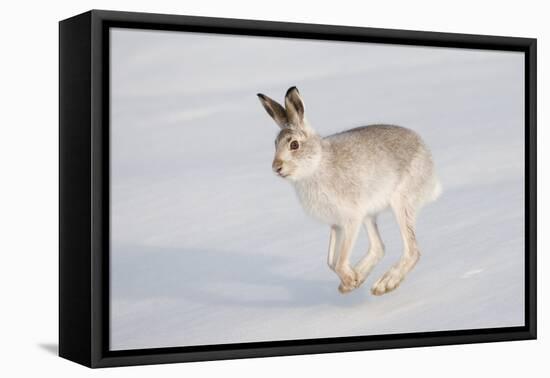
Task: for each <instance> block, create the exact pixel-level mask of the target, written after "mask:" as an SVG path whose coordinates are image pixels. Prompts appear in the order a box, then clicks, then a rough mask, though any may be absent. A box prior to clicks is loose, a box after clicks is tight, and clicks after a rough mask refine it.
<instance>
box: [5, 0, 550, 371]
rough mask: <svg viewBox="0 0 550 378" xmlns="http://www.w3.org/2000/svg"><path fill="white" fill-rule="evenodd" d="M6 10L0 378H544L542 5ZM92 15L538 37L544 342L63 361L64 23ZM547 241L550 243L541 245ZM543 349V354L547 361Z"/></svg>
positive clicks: (112, 5) (39, 6)
mask: <svg viewBox="0 0 550 378" xmlns="http://www.w3.org/2000/svg"><path fill="white" fill-rule="evenodd" d="M6 4H9V5H8V6H7V7H4V8H3V9H2V14H3V17H2V23H1V24H0V25H1V28H2V30H1V33H0V38H1V44H0V46H2V50H1V51H2V58H1V64H2V70H0V72H1V74H0V75H1V76H0V79H1V80H0V83H1V86H2V91H1V93H2V107H1V112H0V116H1V117H2V121H1V123H0V125H1V126H0V127H1V130H2V134H1V135H0V158H1V159H0V161H1V172H2V183H1V186H0V188H1V189H0V190H1V193H0V214H1V216H0V219H1V222H2V224H1V226H2V232H1V234H0V235H1V248H0V251H1V253H2V255H1V256H2V257H3V260H2V263H1V264H0V280H1V286H0V287H1V289H0V290H1V294H2V312H1V321H0V335H1V336H2V340H1V342H0V356H1V361H2V364H1V365H0V371H1V372H2V375H3V376H8V377H18V376H32V375H34V376H37V375H39V374H42V375H47V376H54V375H55V376H71V377H80V376H89V375H95V376H98V375H105V376H133V377H135V376H151V375H156V376H174V377H175V376H178V377H180V376H240V377H246V376H258V375H261V376H280V375H289V374H301V375H308V376H313V375H320V376H335V375H338V376H342V374H350V375H354V376H376V375H389V376H396V375H398V374H411V375H413V376H415V375H422V376H423V377H436V376H437V377H439V376H446V377H464V376H468V375H474V376H478V375H482V374H483V375H489V376H497V375H500V376H502V375H504V376H520V375H524V374H533V375H535V376H542V375H543V374H544V372H547V370H548V368H547V366H546V363H545V360H544V357H546V356H547V354H548V352H547V350H548V349H549V346H550V345H549V342H548V341H547V337H548V332H550V331H548V327H546V324H545V322H544V319H543V318H544V314H545V313H546V311H545V310H546V309H547V306H548V305H547V303H548V302H545V301H543V300H542V295H543V294H544V293H545V291H546V289H547V287H548V279H546V278H544V277H543V276H542V272H543V271H544V270H547V269H548V267H547V264H546V261H547V259H546V258H545V256H544V255H543V252H544V250H545V249H546V247H547V245H546V244H547V240H548V239H547V238H545V237H544V235H543V230H544V229H545V227H547V226H548V225H547V224H546V223H547V222H546V223H545V222H543V216H542V214H543V213H544V212H546V213H547V212H548V210H549V209H548V203H547V201H545V199H544V198H543V197H542V194H541V193H543V192H545V189H546V190H548V179H547V177H545V176H543V175H542V171H543V169H544V168H543V167H544V165H545V160H548V159H550V158H549V157H548V154H549V153H548V152H547V151H545V150H544V149H543V148H541V146H542V145H543V144H544V142H545V140H546V139H547V132H546V130H545V129H544V124H545V118H544V113H543V112H544V108H543V104H544V103H545V94H544V93H543V91H544V89H545V88H548V83H547V81H548V76H547V75H546V73H545V71H544V66H545V55H546V49H547V48H548V47H549V45H550V42H548V38H550V27H549V26H548V25H547V18H546V16H545V15H547V14H548V12H547V11H545V9H544V2H535V1H523V2H513V3H510V4H507V3H505V2H503V1H500V2H496V1H495V2H483V3H481V2H479V1H461V2H454V3H447V2H437V1H432V2H429V1H414V2H407V1H400V2H381V1H377V2H373V3H367V2H361V3H359V2H357V3H355V4H354V3H352V2H346V1H343V0H340V1H338V2H327V3H326V4H321V3H320V2H315V3H313V2H311V5H307V4H305V2H302V3H298V2H297V1H286V0H281V1H277V2H260V1H256V2H253V1H249V2H246V1H237V0H233V1H227V2H223V1H217V2H215V1H207V0H203V1H191V0H188V1H185V2H181V1H160V0H157V1H154V2H146V1H127V2H124V1H80V2H78V3H77V2H69V1H65V2H62V1H59V2H57V3H47V2H36V3H34V4H33V3H31V2H19V3H17V4H16V3H6ZM91 8H97V9H113V10H132V11H148V12H159V13H176V14H189V15H203V16H220V17H233V18H249V19H266V20H279V21H295V22H311V23H325V24H340V25H356V26H373V27H384V28H399V29H416V30H434V31H446V32H464V33H479V34H494V35H513V36H525V37H537V38H538V39H539V45H538V47H539V51H538V53H539V59H538V65H539V80H538V85H539V90H538V96H539V99H538V104H539V112H538V123H539V156H538V158H539V185H538V191H539V218H538V219H539V235H540V237H539V282H538V284H539V300H538V302H539V314H538V315H539V321H540V325H539V340H538V341H527V342H508V343H495V344H479V345H459V346H447V347H436V348H415V349H403V350H391V351H371V352H356V353H344V354H325V355H313V356H299V357H281V358H269V359H254V360H238V361H221V362H207V363H193V364H174V365H164V366H147V367H133V368H116V369H108V370H96V371H91V370H88V369H85V368H82V367H80V366H78V365H76V364H73V363H71V362H68V361H65V360H62V359H60V358H58V357H56V356H55V354H54V353H55V350H56V344H57V263H58V260H57V246H58V238H57V222H58V215H57V206H58V201H57V192H58V184H57V180H58V169H57V164H58V155H57V148H58V132H57V115H58V111H57V78H58V76H57V64H58V59H57V56H58V55H57V54H58V41H57V36H58V28H57V21H59V20H61V19H64V18H67V17H70V16H72V15H75V14H77V13H81V12H83V11H86V10H88V9H91ZM545 242H546V244H545ZM545 349H546V352H545Z"/></svg>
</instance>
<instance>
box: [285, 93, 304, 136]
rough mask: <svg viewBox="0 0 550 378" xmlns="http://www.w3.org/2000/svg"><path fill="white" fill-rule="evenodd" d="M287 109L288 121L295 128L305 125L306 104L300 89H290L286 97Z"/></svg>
mask: <svg viewBox="0 0 550 378" xmlns="http://www.w3.org/2000/svg"><path fill="white" fill-rule="evenodd" d="M285 108H286V114H287V117H288V121H289V122H290V124H291V125H293V126H295V127H302V126H303V125H304V102H303V101H302V96H300V92H298V88H296V87H290V88H289V89H288V91H286V95H285Z"/></svg>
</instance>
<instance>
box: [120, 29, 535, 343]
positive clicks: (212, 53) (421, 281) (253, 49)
mask: <svg viewBox="0 0 550 378" xmlns="http://www.w3.org/2000/svg"><path fill="white" fill-rule="evenodd" d="M111 42H112V50H111V54H112V55H111V56H112V61H111V80H112V92H111V93H112V100H111V106H112V109H111V170H112V171H111V200H112V202H111V221H112V225H111V227H112V228H111V340H110V342H111V344H110V345H111V349H113V350H120V349H132V348H153V347H169V346H187V345H201V344H219V343H235V342H253V341H270V340H284V339H304V338H320V337H337V336H356V335H374V334H388V333H403V332H418V331H437V330H457V329H471V328H485V327H507V326H520V325H523V324H524V311H523V308H524V198H525V193H524V186H523V182H524V158H523V156H524V147H523V146H524V134H523V120H524V113H523V112H524V108H523V90H524V81H523V80H524V77H523V67H524V66H523V65H524V61H523V59H524V57H523V54H522V53H511V52H498V51H482V50H465V49H444V48H428V47H406V46H390V45H379V44H368V45H367V44H358V43H343V42H330V43H328V42H320V41H307V40H288V39H265V38H256V37H234V36H221V35H204V34H203V35H200V34H191V33H177V32H159V31H138V30H125V29H116V30H115V31H112V33H111ZM292 85H296V86H298V88H299V89H300V92H301V93H302V95H303V97H304V99H305V104H306V113H307V116H308V118H309V120H310V122H311V124H312V125H313V126H314V127H315V128H316V129H317V130H318V132H320V133H321V134H322V135H328V134H331V133H333V132H338V131H342V130H344V129H347V128H351V127H355V126H359V125H365V124H370V123H393V124H399V125H402V126H406V127H409V128H412V129H414V130H416V131H417V132H419V133H420V134H421V135H422V136H423V138H424V139H425V141H426V142H427V144H428V145H429V146H430V147H431V149H432V151H433V154H434V159H435V162H436V169H437V172H438V175H439V177H440V179H441V181H442V184H443V188H444V192H443V195H442V196H441V197H440V199H439V200H438V201H437V202H435V203H433V204H430V205H428V206H427V207H426V208H425V209H424V210H423V211H422V212H421V214H420V218H419V222H418V227H417V235H418V238H419V243H420V248H421V252H422V257H421V259H420V261H419V263H418V264H417V266H416V268H415V269H414V270H413V271H412V272H411V274H410V275H409V276H408V277H407V279H406V280H405V281H404V282H403V284H402V285H401V287H400V288H398V289H397V290H396V291H395V292H393V293H390V294H387V295H385V296H382V297H375V296H372V295H371V294H370V286H371V285H372V283H373V282H374V281H375V280H376V279H377V278H379V277H380V275H381V274H383V272H384V271H385V270H386V269H387V268H389V266H390V265H391V264H393V263H394V262H395V261H397V259H398V258H399V255H400V253H401V250H402V246H401V241H400V237H399V233H398V229H397V225H396V223H395V221H394V219H393V216H392V215H391V213H389V212H388V213H384V214H383V215H381V217H380V219H379V227H380V231H381V234H382V238H383V240H384V242H385V244H386V257H385V258H384V259H383V260H382V262H381V263H380V264H379V265H378V266H377V267H376V268H375V270H374V271H373V273H372V274H371V276H370V277H369V278H368V279H367V281H366V282H365V284H364V286H363V287H362V288H360V289H359V290H356V291H354V292H352V293H350V294H347V295H341V294H339V293H338V291H337V286H338V283H339V282H338V278H337V277H336V275H335V274H334V273H333V272H332V271H330V270H329V268H328V267H327V265H326V253H327V245H328V234H329V228H328V226H326V225H323V224H319V223H317V222H316V221H314V220H312V219H310V218H309V217H307V216H306V215H305V214H304V212H303V211H302V209H301V207H300V204H299V203H298V201H297V199H296V196H295V195H294V193H293V190H292V188H291V186H290V184H289V183H287V182H285V181H284V180H282V179H280V178H277V177H276V176H275V175H274V174H273V173H272V172H271V160H272V157H273V152H274V147H273V140H274V138H275V136H276V133H277V127H276V126H275V124H274V123H273V122H272V121H271V120H270V119H269V117H268V116H267V114H266V113H265V111H264V110H263V108H262V107H261V106H260V103H259V102H258V100H257V98H256V93H258V92H262V93H265V94H267V95H269V96H271V97H273V98H275V99H278V100H282V97H283V95H284V93H285V91H286V89H287V88H288V87H289V86H292ZM366 249H367V238H366V235H365V233H364V232H363V233H362V234H361V235H360V237H359V239H358V242H357V244H356V247H355V250H354V259H355V260H357V259H359V258H360V257H361V255H362V254H363V253H364V252H365V251H366Z"/></svg>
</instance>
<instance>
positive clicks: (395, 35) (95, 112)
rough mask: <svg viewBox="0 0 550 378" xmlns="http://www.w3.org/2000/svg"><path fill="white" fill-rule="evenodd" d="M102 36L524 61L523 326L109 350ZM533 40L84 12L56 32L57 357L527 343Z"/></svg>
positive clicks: (171, 357)
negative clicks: (351, 44) (264, 40)
mask: <svg viewBox="0 0 550 378" xmlns="http://www.w3.org/2000/svg"><path fill="white" fill-rule="evenodd" d="M111 27H124V28H139V29H154V30H172V31H193V32H204V33H222V34H234V35H255V36H268V37H269V36H271V37H290V38H306V39H317V40H337V41H357V42H377V43H385V44H402V45H423V46H445V47H457V48H470V49H488V50H506V51H521V52H524V54H525V214H526V216H525V280H526V281H525V326H523V327H510V328H491V329H475V330H456V331H441V332H421V333H408V334H393V335H375V336H356V337H338V338H327V339H310V340H292V341H290V340H288V341H272V342H271V341H270V342H254V343H243V344H221V345H208V346H188V347H170V348H154V349H137V350H126V351H110V350H109V345H108V340H109V329H108V327H109V148H108V146H109V39H108V31H109V28H111ZM536 62H537V56H536V39H531V38H515V37H499V36H485V35H468V34H451V33H434V32H420V31H405V30H386V29H375V28H359V27H347V26H346V27H344V26H328V25H312V24H297V23H282V22H267V21H251V20H237V19H223V18H205V17H190V16H176V15H163V14H146V13H130V12H115V11H103V10H92V11H89V12H86V13H83V14H81V15H78V16H75V17H72V18H69V19H66V20H63V21H61V22H60V23H59V188H60V189H59V355H60V356H61V357H64V358H67V359H69V360H72V361H75V362H77V363H80V364H83V365H86V366H88V367H94V368H95V367H109V366H120V365H138V364H157V363H169V362H186V361H201V360H217V359H232V358H249V357H265V356H279V355H296V354H308V353H327V352H344V351H356V350H370V349H385V348H407V347H419V346H433V345H447V344H465V343H480V342H495V341H508V340H526V339H535V338H536V328H537V324H536V323H537V318H536V301H537V297H536V258H537V256H536V201H537V193H536V92H537V91H536V84H537V83H536Z"/></svg>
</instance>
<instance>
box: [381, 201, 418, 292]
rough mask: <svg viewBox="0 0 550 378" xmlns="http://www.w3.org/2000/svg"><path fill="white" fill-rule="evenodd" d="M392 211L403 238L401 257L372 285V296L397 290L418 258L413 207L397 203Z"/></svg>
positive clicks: (402, 202)
mask: <svg viewBox="0 0 550 378" xmlns="http://www.w3.org/2000/svg"><path fill="white" fill-rule="evenodd" d="M392 209H393V211H394V213H395V217H396V219H397V223H399V230H400V231H401V237H402V238H403V247H404V248H403V255H401V259H400V260H399V262H398V263H397V264H395V265H394V266H393V267H391V268H390V270H388V271H387V272H386V273H385V274H384V275H383V276H382V277H381V278H380V279H379V280H378V281H376V282H375V283H374V285H373V287H372V293H373V294H374V295H382V294H385V293H388V292H390V291H392V290H394V289H395V288H397V287H398V286H399V284H400V283H401V282H402V281H403V279H404V278H405V276H406V275H407V273H409V272H410V270H411V269H412V268H414V266H415V265H416V262H417V261H418V259H419V258H420V251H419V250H418V246H417V244H416V236H415V233H414V227H415V217H416V214H415V211H414V207H413V206H411V205H410V204H409V203H407V202H406V201H398V202H396V203H394V204H392Z"/></svg>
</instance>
